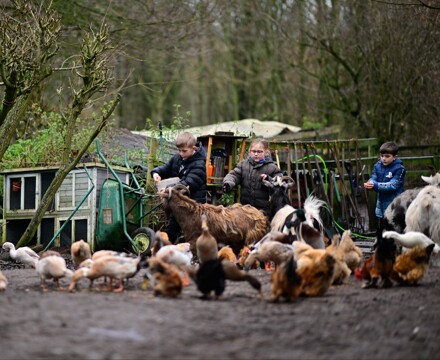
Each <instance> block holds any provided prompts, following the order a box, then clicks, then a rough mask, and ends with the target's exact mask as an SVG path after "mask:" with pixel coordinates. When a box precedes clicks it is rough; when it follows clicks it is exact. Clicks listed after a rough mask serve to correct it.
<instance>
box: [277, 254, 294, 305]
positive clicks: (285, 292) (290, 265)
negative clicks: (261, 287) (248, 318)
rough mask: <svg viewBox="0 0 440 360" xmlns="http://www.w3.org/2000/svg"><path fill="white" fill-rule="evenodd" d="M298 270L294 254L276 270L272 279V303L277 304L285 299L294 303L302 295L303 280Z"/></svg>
mask: <svg viewBox="0 0 440 360" xmlns="http://www.w3.org/2000/svg"><path fill="white" fill-rule="evenodd" d="M296 269H297V267H296V261H295V259H294V257H293V254H291V256H289V258H288V259H287V260H285V261H283V262H282V263H281V264H280V265H279V266H278V267H277V268H276V269H275V271H274V272H273V273H272V277H271V281H272V297H271V299H270V301H271V302H277V301H278V300H279V299H280V298H284V299H285V300H286V301H287V302H293V301H295V300H296V299H297V298H298V297H299V296H300V295H301V292H302V279H301V277H300V276H299V275H298V274H297V272H296Z"/></svg>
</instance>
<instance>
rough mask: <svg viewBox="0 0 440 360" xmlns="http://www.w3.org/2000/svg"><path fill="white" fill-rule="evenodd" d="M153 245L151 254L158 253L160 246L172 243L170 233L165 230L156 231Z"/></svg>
mask: <svg viewBox="0 0 440 360" xmlns="http://www.w3.org/2000/svg"><path fill="white" fill-rule="evenodd" d="M153 239H154V240H153V245H152V246H151V256H154V255H156V253H157V252H158V251H159V249H160V248H162V247H163V246H165V245H172V243H171V241H170V240H169V237H168V234H167V233H166V232H164V231H156V233H155V235H154V238H153Z"/></svg>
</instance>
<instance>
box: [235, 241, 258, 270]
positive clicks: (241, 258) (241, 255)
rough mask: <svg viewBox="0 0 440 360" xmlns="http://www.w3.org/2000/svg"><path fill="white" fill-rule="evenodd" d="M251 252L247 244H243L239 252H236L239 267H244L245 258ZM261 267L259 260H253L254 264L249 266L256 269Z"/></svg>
mask: <svg viewBox="0 0 440 360" xmlns="http://www.w3.org/2000/svg"><path fill="white" fill-rule="evenodd" d="M250 252H251V249H250V248H249V246H243V248H242V249H241V250H240V253H239V254H238V262H237V266H238V267H239V268H240V269H243V268H244V264H245V262H246V259H247V258H248V257H249V254H250ZM260 267H261V263H260V262H259V261H255V262H254V264H253V265H252V266H251V269H258V268H260Z"/></svg>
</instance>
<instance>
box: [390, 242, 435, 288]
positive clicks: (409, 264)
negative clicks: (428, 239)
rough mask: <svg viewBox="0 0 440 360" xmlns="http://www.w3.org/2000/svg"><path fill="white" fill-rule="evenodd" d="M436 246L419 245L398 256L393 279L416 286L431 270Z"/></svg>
mask: <svg viewBox="0 0 440 360" xmlns="http://www.w3.org/2000/svg"><path fill="white" fill-rule="evenodd" d="M434 246H435V244H434V243H432V244H430V245H428V246H426V247H425V246H422V245H417V246H416V247H413V248H411V249H409V250H408V251H406V252H404V253H403V254H400V255H399V256H397V258H396V261H395V263H394V266H393V271H392V273H391V278H392V279H393V280H394V281H396V282H398V283H399V284H403V285H415V284H417V282H418V281H419V280H420V279H421V278H422V277H423V276H424V275H425V273H426V271H427V270H428V268H429V259H430V257H431V254H432V252H433V249H434Z"/></svg>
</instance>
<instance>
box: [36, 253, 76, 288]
mask: <svg viewBox="0 0 440 360" xmlns="http://www.w3.org/2000/svg"><path fill="white" fill-rule="evenodd" d="M35 270H36V271H37V273H38V276H39V277H40V280H41V285H40V286H41V288H42V290H43V291H48V288H47V284H46V280H50V279H53V280H54V281H55V282H56V284H57V289H58V290H64V289H63V288H61V286H60V282H59V281H60V279H61V278H63V277H66V278H68V279H71V278H72V276H73V272H72V270H69V269H68V268H67V267H66V261H65V260H64V258H62V257H61V256H60V255H57V254H52V253H48V254H47V255H46V254H44V253H43V254H42V255H41V257H40V259H39V260H38V262H37V265H36V267H35Z"/></svg>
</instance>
